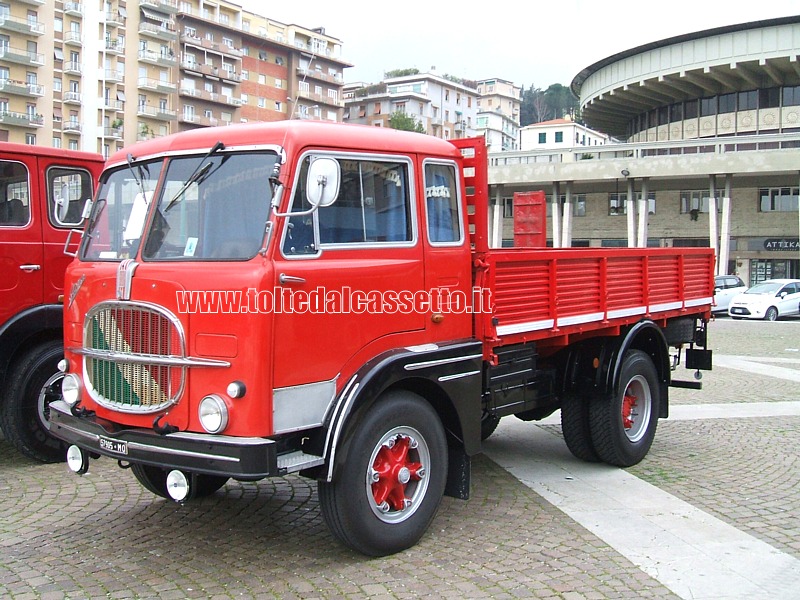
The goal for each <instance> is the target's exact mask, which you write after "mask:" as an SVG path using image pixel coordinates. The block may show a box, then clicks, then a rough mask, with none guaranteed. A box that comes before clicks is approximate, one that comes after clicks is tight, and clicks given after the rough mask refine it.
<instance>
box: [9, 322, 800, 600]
mask: <svg viewBox="0 0 800 600" xmlns="http://www.w3.org/2000/svg"><path fill="white" fill-rule="evenodd" d="M711 346H712V348H713V349H714V350H715V353H717V354H718V355H720V356H726V357H735V358H733V359H731V360H732V361H733V363H735V364H731V363H730V362H729V363H728V364H729V366H728V367H722V366H717V367H716V368H715V370H714V371H712V372H711V373H708V374H706V376H705V379H704V386H705V389H704V390H703V391H702V392H697V391H694V390H677V389H676V390H673V407H674V416H675V417H676V418H675V419H670V420H666V421H661V423H660V424H659V431H658V434H657V435H656V441H655V443H654V445H653V449H652V450H651V452H650V454H649V455H648V457H647V458H646V459H645V460H644V461H643V462H642V463H641V464H639V465H637V466H636V467H634V468H632V469H628V470H627V471H620V470H617V469H610V468H607V467H605V466H602V465H584V464H583V463H580V462H579V461H576V460H574V459H572V458H571V456H570V455H569V454H568V453H567V452H566V448H565V447H564V445H563V442H561V440H560V439H559V437H560V427H559V426H558V424H557V423H558V422H557V419H556V420H555V421H552V420H548V421H546V422H544V423H541V424H534V423H521V422H518V421H516V420H515V419H513V417H512V418H509V419H505V420H504V421H503V422H502V423H501V427H500V429H499V430H498V433H497V437H496V438H494V437H493V438H492V439H491V440H490V442H489V443H487V455H484V456H481V457H479V458H478V459H476V460H475V461H474V468H473V483H472V498H471V499H470V500H469V501H467V502H464V501H458V500H453V499H450V498H445V499H444V501H443V503H442V507H441V509H440V511H439V514H438V516H437V518H436V520H435V521H434V523H433V525H432V527H431V529H430V530H429V532H428V534H427V535H426V536H425V537H424V538H423V540H422V541H421V543H420V544H418V545H417V546H416V547H414V548H412V549H410V550H408V551H406V552H403V553H400V554H398V555H395V556H391V557H387V558H380V559H370V558H364V557H363V556H361V555H358V554H356V553H353V552H351V551H349V550H346V549H343V548H342V547H341V546H339V545H338V544H337V543H336V542H335V541H334V540H333V539H332V538H331V536H330V534H329V533H328V531H327V529H326V527H325V525H324V523H323V522H322V518H321V516H320V514H319V508H318V503H317V497H316V491H315V486H314V485H313V484H312V483H311V482H308V481H306V480H304V479H302V478H299V477H286V478H283V479H276V480H266V481H261V482H258V483H238V482H230V483H229V484H227V485H226V486H225V487H224V488H223V489H222V490H220V491H219V492H217V493H216V494H215V495H213V496H212V497H210V498H206V499H203V500H200V501H197V502H194V503H191V504H188V505H186V506H184V507H181V506H179V505H176V504H174V503H171V502H167V501H165V500H161V499H158V498H155V497H154V496H153V495H152V494H150V493H149V492H146V491H145V490H143V489H142V488H141V487H140V486H139V484H138V483H137V482H136V480H135V479H134V478H133V476H132V474H131V473H129V472H128V471H123V470H120V469H118V468H117V467H116V464H115V463H114V462H113V461H111V460H108V459H104V460H100V461H95V462H93V463H92V467H91V470H90V472H89V473H88V474H87V475H85V476H84V477H82V478H79V477H77V476H74V475H72V474H70V473H68V472H67V471H66V467H65V466H64V465H63V464H57V465H40V464H37V463H34V462H32V461H29V460H27V459H25V458H23V457H21V456H19V455H18V454H16V453H15V452H13V451H12V449H11V448H10V446H9V445H8V444H7V443H6V442H5V441H4V440H2V439H0V597H2V598H9V597H10V598H15V599H19V598H65V597H66V598H106V597H108V598H155V597H158V598H184V597H194V598H209V597H211V598H252V597H258V598H278V597H280V598H363V597H372V598H412V597H418V596H423V595H425V596H437V597H444V598H560V599H565V600H579V599H583V598H586V599H603V598H632V599H633V598H680V597H689V594H690V593H692V589H694V590H695V591H697V589H699V588H692V587H691V582H692V580H691V578H690V577H689V576H688V575H690V574H685V573H683V572H682V571H681V570H680V569H677V583H676V572H675V570H673V571H671V572H668V569H659V568H655V569H654V568H652V566H651V565H649V564H647V563H646V562H643V561H642V560H641V556H642V555H647V554H648V553H649V552H644V551H643V552H638V553H637V552H636V551H635V550H636V547H635V546H634V550H633V551H632V550H631V548H630V547H626V545H625V544H624V543H621V542H620V540H619V536H618V537H617V538H614V536H609V535H608V534H607V533H606V532H605V530H604V529H603V528H602V527H601V525H602V521H601V520H596V521H595V522H593V523H587V522H583V521H582V519H583V518H584V515H578V514H577V513H578V512H587V511H588V510H589V509H591V508H592V507H593V506H594V504H595V503H594V501H592V500H590V499H589V498H588V497H587V502H586V503H585V506H584V504H583V503H581V502H578V503H577V504H573V505H572V508H569V507H567V506H566V505H565V504H564V502H563V501H560V500H559V499H558V498H557V497H555V496H553V495H552V494H550V492H548V490H547V486H548V485H551V483H552V481H554V480H551V482H550V483H548V482H547V481H546V477H545V476H546V475H547V473H546V472H545V471H544V470H542V471H541V473H540V476H539V477H537V474H536V472H534V473H533V475H530V474H527V475H525V476H524V477H523V478H524V479H526V482H527V483H529V484H530V483H533V484H534V486H539V490H540V492H541V493H538V492H537V491H536V489H537V488H536V487H534V488H531V487H529V486H528V485H526V484H525V483H523V482H521V481H520V480H519V479H517V478H516V477H514V475H512V473H511V472H509V471H507V470H505V469H503V468H501V467H500V466H498V464H497V463H496V462H494V461H493V460H491V459H490V458H489V456H494V457H495V458H497V457H498V449H499V448H500V447H502V446H503V445H506V446H508V444H507V440H508V439H509V437H508V436H510V435H517V433H515V432H520V431H521V432H522V433H521V436H522V437H521V439H522V440H523V441H525V442H524V443H518V444H512V449H513V450H514V451H515V452H519V451H522V452H525V451H526V450H527V446H526V445H525V444H527V443H528V442H527V441H526V440H536V439H539V440H549V442H548V443H546V444H545V445H544V446H542V447H541V448H539V449H537V450H536V452H537V454H536V455H535V456H533V458H535V459H536V461H538V462H539V464H543V463H544V462H547V461H550V462H551V463H552V462H553V461H556V462H558V461H562V464H567V465H568V468H569V469H572V470H574V471H575V472H576V473H577V474H578V475H579V477H582V478H586V479H589V480H591V482H592V485H596V486H597V487H598V488H599V487H600V486H606V488H605V489H613V488H614V487H615V486H616V485H617V484H615V483H614V482H615V481H620V480H624V482H625V483H624V485H626V486H628V485H629V486H631V487H630V489H631V490H634V491H633V492H632V493H631V501H630V505H631V507H635V505H637V504H641V503H643V502H644V496H643V495H642V494H643V493H644V492H641V491H639V490H645V491H647V498H651V497H655V498H660V500H658V503H657V505H656V507H655V512H656V513H658V512H659V511H660V510H662V509H663V511H664V512H666V511H667V509H668V507H671V506H673V505H675V503H676V502H677V503H679V505H680V506H682V507H684V509H685V513H686V514H689V513H691V514H693V515H695V516H698V515H699V517H700V519H701V521H702V522H704V523H707V522H713V523H716V524H720V523H721V524H722V525H724V526H725V527H727V528H729V529H728V530H727V531H728V532H729V533H731V534H732V535H733V537H732V538H731V539H733V540H734V541H733V542H731V550H736V549H737V544H740V543H743V541H744V542H746V545H747V547H748V548H760V549H762V550H766V552H767V555H769V556H771V557H772V558H773V559H775V558H776V557H777V558H779V559H780V560H787V559H788V561H789V562H788V564H790V565H791V564H794V563H796V562H797V561H798V560H799V559H800V541H798V540H800V494H799V493H798V490H800V461H799V460H798V448H799V447H800V445H799V444H798V443H799V442H800V416H798V415H797V413H793V412H791V411H788V412H787V410H785V407H787V406H790V405H788V404H786V402H795V401H799V400H800V393H798V385H797V382H796V380H792V379H787V378H781V377H777V376H775V375H777V374H783V375H786V373H785V372H784V371H782V370H780V369H772V370H770V369H767V370H764V369H759V370H758V372H756V373H751V372H750V371H749V370H748V369H749V367H748V364H749V363H750V362H752V363H753V364H756V363H757V364H760V365H762V366H763V365H764V364H767V365H771V366H774V367H781V368H783V369H786V370H789V371H794V372H797V371H798V366H800V352H798V348H799V347H800V321H798V320H791V321H780V322H777V323H762V322H746V321H737V322H733V321H730V320H728V319H719V320H717V321H715V322H714V323H712V324H711ZM725 360H727V359H723V360H721V361H720V362H718V365H721V364H725ZM754 370H755V369H754ZM689 376H690V374H687V375H681V378H687V377H689ZM742 403H754V404H753V406H748V407H743V406H734V404H736V405H741V404H742ZM756 403H757V404H756ZM762 403H766V404H771V405H772V406H771V408H772V409H773V410H772V411H763V410H761V409H760V407H763V406H764V404H762ZM697 405H708V406H697ZM728 407H730V415H728V414H727V413H726V411H727V410H728ZM745 408H746V409H749V411H746V412H745V413H742V412H741V409H745ZM753 412H755V414H756V416H740V417H737V416H735V415H737V414H751V413H753ZM775 415H777V416H775ZM697 416H700V417H702V418H695V417H697ZM528 434H529V435H528ZM552 442H557V443H552ZM498 460H499V459H498ZM526 462H527V461H526ZM530 462H531V463H534V461H530ZM587 468H588V469H589V470H588V471H586V469H587ZM512 471H513V472H515V473H516V471H515V470H514V469H512ZM586 473H588V475H587V474H586ZM517 474H518V473H517ZM562 479H564V478H562ZM641 486H644V487H641ZM617 487H618V486H617ZM648 490H649V491H648ZM553 502H555V503H556V504H559V503H560V506H561V508H559V507H558V506H557V505H556V504H553ZM576 507H577V511H576V510H575V508H576ZM562 508H564V509H567V508H569V510H566V511H565V510H562ZM570 512H572V516H570ZM637 519H638V517H637V515H636V514H635V512H634V511H633V508H632V509H631V512H630V514H628V513H624V512H623V513H621V516H618V517H617V519H616V523H617V525H618V527H617V530H618V532H619V531H622V532H623V533H624V532H625V529H626V528H629V529H631V533H635V532H634V531H633V529H634V528H636V526H637V524H638V523H641V521H638V520H637ZM612 522H613V521H612ZM640 529H641V527H640ZM667 531H668V533H670V534H671V535H675V536H676V537H681V538H682V539H687V537H688V536H687V535H686V533H685V531H684V532H683V533H681V534H680V535H678V534H677V533H676V532H673V531H670V530H669V529H667ZM714 531H719V530H714ZM698 533H699V535H698V536H696V537H697V538H698V539H697V540H695V542H697V544H696V546H702V542H703V537H704V535H705V532H704V531H703V532H698ZM710 535H712V536H714V535H716V533H713V534H710ZM622 537H623V538H624V537H626V536H622ZM629 537H631V539H634V536H633V535H631V536H629ZM720 541H721V540H720ZM651 546H652V548H654V549H657V548H659V547H662V546H663V544H652V545H651ZM642 548H644V546H642V547H641V548H640V550H641V549H642ZM722 554H723V555H725V554H726V552H725V549H724V547H723V548H722ZM709 560H710V559H709ZM792 561H794V562H792ZM782 564H783V563H782ZM774 566H775V564H774V563H773V564H772V565H770V564H760V565H755V567H753V569H754V571H759V569H761V570H763V571H764V573H766V572H767V571H768V569H769V568H771V567H774ZM683 575H687V576H683ZM744 575H747V576H748V578H750V579H752V578H754V577H755V576H754V575H753V577H751V574H750V573H744ZM687 582H688V583H687ZM687 586H689V587H687ZM713 589H714V588H713V587H712V591H713ZM741 592H742V594H741V595H740V597H742V598H744V597H748V598H758V597H759V596H758V595H753V594H752V593H751V594H749V595H747V596H745V593H746V592H747V590H745V589H742V590H741ZM758 593H759V594H760V593H763V594H765V595H764V597H765V598H768V597H772V596H775V597H778V596H779V595H780V594H781V593H783V591H782V590H781V589H780V582H775V587H774V589H770V588H769V587H766V588H760V589H759V592H758ZM726 597H727V598H732V597H736V596H731V595H730V594H727V595H726ZM784 597H785V596H784ZM797 597H800V592H798V594H797Z"/></svg>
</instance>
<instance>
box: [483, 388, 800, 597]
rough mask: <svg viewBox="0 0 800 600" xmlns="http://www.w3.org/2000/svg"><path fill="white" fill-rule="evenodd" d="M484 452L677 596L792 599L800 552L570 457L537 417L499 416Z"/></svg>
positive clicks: (620, 473) (798, 584)
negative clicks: (534, 420) (535, 421)
mask: <svg viewBox="0 0 800 600" xmlns="http://www.w3.org/2000/svg"><path fill="white" fill-rule="evenodd" d="M794 404H797V403H794ZM726 406H727V407H729V406H730V405H726ZM484 453H485V454H486V455H487V456H488V457H489V458H490V459H492V460H493V461H494V462H496V463H497V464H498V465H500V466H501V467H503V468H504V469H506V470H507V471H509V472H510V473H511V474H512V475H514V476H515V477H516V478H517V479H519V480H520V481H521V482H522V483H523V484H525V485H526V486H528V487H529V488H531V489H532V490H534V491H535V492H536V493H537V494H539V495H540V496H542V497H543V498H545V499H546V500H547V501H548V502H550V503H551V504H553V505H554V506H555V507H557V508H558V509H560V510H561V511H563V512H564V513H565V514H566V515H567V516H569V517H570V518H571V519H573V520H575V521H576V522H577V523H579V524H580V525H581V526H583V527H585V528H586V529H588V530H589V531H591V532H592V533H593V534H594V535H596V536H597V537H598V538H600V539H601V540H603V541H604V542H605V543H606V544H608V545H609V546H611V547H612V548H614V550H616V551H617V552H619V553H620V554H622V555H623V556H625V557H626V558H627V559H628V560H630V561H631V562H633V563H634V564H635V565H637V566H638V567H639V568H640V569H642V570H643V571H644V572H645V573H647V574H648V575H650V576H652V577H653V578H655V579H656V580H658V581H659V582H660V583H662V584H663V585H664V586H666V587H667V588H669V589H670V590H672V591H673V592H674V593H675V594H677V595H678V596H680V597H681V598H686V599H687V600H688V599H692V600H734V599H737V600H738V599H745V598H747V599H752V598H770V599H771V600H797V590H799V589H800V560H798V559H796V558H794V557H793V556H791V555H789V554H786V553H784V552H781V551H780V550H777V549H775V548H773V547H772V546H770V545H769V544H767V543H765V542H762V541H760V540H758V539H757V538H755V537H753V536H751V535H748V534H746V533H744V532H742V531H739V530H738V529H736V528H735V527H733V526H731V525H728V524H727V523H725V522H724V521H722V520H720V519H717V518H716V517H714V516H712V515H710V514H708V513H706V512H704V511H702V510H700V509H698V508H695V507H693V506H692V505H691V504H689V503H687V502H684V501H683V500H680V499H678V498H676V497H675V496H673V495H671V494H669V493H667V492H664V491H663V490H660V489H659V488H657V487H655V486H653V485H651V484H649V483H646V482H644V481H642V480H641V479H639V478H638V477H635V476H634V475H631V474H630V473H627V472H626V471H624V470H622V469H618V468H616V467H610V466H608V465H602V464H590V463H585V462H583V461H580V460H578V459H576V458H574V457H573V456H572V455H571V454H570V453H569V450H568V449H567V447H566V444H564V441H563V440H562V439H561V437H560V436H558V435H555V434H553V433H550V432H548V431H547V430H545V429H543V428H542V427H540V426H538V425H536V424H531V423H525V422H522V421H517V420H515V419H503V420H501V422H500V425H499V427H498V428H497V431H496V432H495V433H494V434H493V435H492V437H491V438H489V439H488V440H486V442H484Z"/></svg>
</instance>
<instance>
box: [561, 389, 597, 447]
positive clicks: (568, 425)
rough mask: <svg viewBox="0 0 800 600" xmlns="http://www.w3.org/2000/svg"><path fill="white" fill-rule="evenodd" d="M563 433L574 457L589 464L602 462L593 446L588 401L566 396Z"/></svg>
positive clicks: (564, 400)
mask: <svg viewBox="0 0 800 600" xmlns="http://www.w3.org/2000/svg"><path fill="white" fill-rule="evenodd" d="M561 432H562V433H563V434H564V441H565V442H566V443H567V448H569V451H570V452H572V454H573V456H575V457H576V458H580V459H581V460H585V461H587V462H599V461H600V457H599V456H597V452H595V450H594V446H593V445H592V431H591V427H590V426H589V401H588V400H587V399H584V398H582V397H580V396H577V395H574V394H568V395H566V396H564V398H563V399H562V401H561Z"/></svg>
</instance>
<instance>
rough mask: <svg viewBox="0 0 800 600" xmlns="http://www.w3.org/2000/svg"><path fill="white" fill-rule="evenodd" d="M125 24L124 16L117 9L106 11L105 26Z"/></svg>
mask: <svg viewBox="0 0 800 600" xmlns="http://www.w3.org/2000/svg"><path fill="white" fill-rule="evenodd" d="M124 25H125V17H123V16H122V15H121V14H119V11H116V10H112V11H108V12H106V27H122V26H124Z"/></svg>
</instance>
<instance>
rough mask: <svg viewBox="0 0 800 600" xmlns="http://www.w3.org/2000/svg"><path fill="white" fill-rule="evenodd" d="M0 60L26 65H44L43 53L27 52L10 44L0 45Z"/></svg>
mask: <svg viewBox="0 0 800 600" xmlns="http://www.w3.org/2000/svg"><path fill="white" fill-rule="evenodd" d="M0 60H5V61H7V62H12V63H16V64H19V65H25V66H28V67H33V66H37V67H42V66H44V54H38V53H36V52H28V51H27V50H23V49H21V48H12V47H11V46H0Z"/></svg>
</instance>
